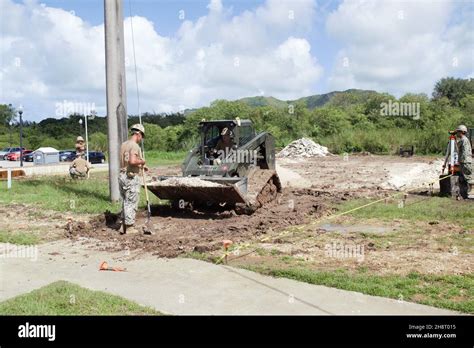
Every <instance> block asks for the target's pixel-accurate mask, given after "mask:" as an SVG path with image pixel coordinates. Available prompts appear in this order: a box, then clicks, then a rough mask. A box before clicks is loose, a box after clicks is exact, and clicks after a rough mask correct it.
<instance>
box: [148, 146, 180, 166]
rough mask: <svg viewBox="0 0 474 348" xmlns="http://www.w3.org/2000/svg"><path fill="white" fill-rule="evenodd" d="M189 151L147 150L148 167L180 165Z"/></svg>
mask: <svg viewBox="0 0 474 348" xmlns="http://www.w3.org/2000/svg"><path fill="white" fill-rule="evenodd" d="M187 154H188V152H187V151H177V152H164V151H156V150H152V151H147V152H146V153H145V158H146V165H147V166H148V167H156V166H163V165H178V164H181V163H182V162H183V161H184V159H185V157H186V155H187Z"/></svg>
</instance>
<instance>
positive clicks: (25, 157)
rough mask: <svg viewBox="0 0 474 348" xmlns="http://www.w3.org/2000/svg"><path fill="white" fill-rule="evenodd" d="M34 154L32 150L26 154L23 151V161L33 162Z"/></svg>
mask: <svg viewBox="0 0 474 348" xmlns="http://www.w3.org/2000/svg"><path fill="white" fill-rule="evenodd" d="M34 156H35V152H34V151H31V152H29V153H27V154H25V153H24V152H23V161H24V162H33V161H34V159H35V157H34Z"/></svg>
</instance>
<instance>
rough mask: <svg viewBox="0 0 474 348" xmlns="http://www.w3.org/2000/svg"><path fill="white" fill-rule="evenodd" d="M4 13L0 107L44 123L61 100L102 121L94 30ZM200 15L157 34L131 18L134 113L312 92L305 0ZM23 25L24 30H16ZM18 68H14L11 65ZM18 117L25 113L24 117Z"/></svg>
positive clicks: (98, 31)
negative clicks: (87, 108) (16, 108)
mask: <svg viewBox="0 0 474 348" xmlns="http://www.w3.org/2000/svg"><path fill="white" fill-rule="evenodd" d="M0 7H1V10H2V12H3V13H6V14H7V15H6V16H5V15H2V21H3V19H4V18H5V21H4V22H5V23H2V26H3V28H2V30H3V32H2V41H1V44H0V54H1V57H2V60H3V61H2V67H1V75H0V77H1V82H2V94H1V97H0V99H1V100H0V102H12V103H14V104H19V103H23V104H24V105H25V106H26V109H28V108H30V109H31V111H30V114H31V113H33V111H32V110H33V109H34V110H36V111H41V112H42V113H43V114H38V115H37V118H39V117H44V116H46V115H45V113H49V115H52V114H53V113H54V110H55V104H56V103H58V102H60V103H61V102H63V101H64V100H68V101H73V102H83V103H89V104H91V103H95V105H96V106H97V109H98V112H99V114H103V113H104V112H105V109H104V104H105V63H104V32H103V30H104V29H103V25H98V26H91V25H90V24H88V23H87V22H85V21H84V20H82V19H81V18H79V17H78V16H76V15H75V14H74V13H70V12H67V11H65V10H62V9H59V8H52V7H47V6H44V5H41V4H39V3H37V2H36V1H28V2H26V3H25V4H16V3H12V2H11V1H10V0H0ZM208 9H209V13H208V14H207V15H206V16H203V17H201V18H199V19H197V20H195V21H184V22H183V23H182V25H181V26H180V28H179V30H178V31H177V33H176V34H175V35H173V36H170V37H165V36H162V35H160V34H159V33H158V32H157V31H156V30H155V28H154V25H153V23H152V22H151V21H150V20H148V19H147V18H144V17H138V16H135V17H133V29H134V38H135V49H136V57H137V69H138V77H139V86H140V93H141V104H142V105H141V110H142V112H143V111H152V110H154V111H158V112H159V111H171V110H178V109H182V108H183V106H184V107H198V106H202V105H206V104H208V103H209V102H211V101H212V100H215V99H218V98H227V99H236V98H240V97H244V96H249V95H256V94H260V93H261V91H264V92H265V94H266V95H274V96H276V97H280V98H296V97H300V96H301V95H304V94H310V93H311V92H312V90H311V87H312V86H313V85H314V83H315V82H316V81H317V80H318V79H319V78H320V76H321V74H322V67H321V66H320V65H319V64H318V62H317V61H316V59H315V58H314V57H313V56H312V55H311V47H310V44H309V42H308V41H307V40H306V39H305V38H303V37H304V36H303V35H304V34H305V33H307V32H308V30H309V29H310V27H311V21H312V17H313V16H314V14H315V5H314V2H313V1H312V0H301V1H296V2H290V1H288V2H282V1H276V0H268V1H267V2H266V3H265V4H263V5H262V6H260V7H258V8H256V9H255V10H253V11H245V12H243V13H242V14H240V15H233V14H232V9H230V8H226V7H225V6H223V4H222V3H221V1H219V0H212V1H211V2H210V3H209V5H208ZM130 21H131V19H130V18H126V20H125V23H124V29H125V44H126V54H125V55H126V62H127V85H128V91H127V94H128V97H129V105H128V109H129V113H135V112H136V101H135V76H134V66H133V51H132V44H131V42H132V40H131V30H130ZM21 23H23V24H21ZM18 61H20V63H19V64H18ZM26 111H27V110H25V114H26V113H27V112H26Z"/></svg>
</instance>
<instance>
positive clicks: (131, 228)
mask: <svg viewBox="0 0 474 348" xmlns="http://www.w3.org/2000/svg"><path fill="white" fill-rule="evenodd" d="M127 234H140V231H139V230H138V229H137V228H135V226H133V225H127Z"/></svg>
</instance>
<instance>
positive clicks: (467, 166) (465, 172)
mask: <svg viewBox="0 0 474 348" xmlns="http://www.w3.org/2000/svg"><path fill="white" fill-rule="evenodd" d="M461 173H462V176H463V177H464V180H466V181H467V183H468V184H471V185H474V175H473V173H472V163H461Z"/></svg>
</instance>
